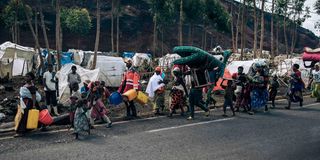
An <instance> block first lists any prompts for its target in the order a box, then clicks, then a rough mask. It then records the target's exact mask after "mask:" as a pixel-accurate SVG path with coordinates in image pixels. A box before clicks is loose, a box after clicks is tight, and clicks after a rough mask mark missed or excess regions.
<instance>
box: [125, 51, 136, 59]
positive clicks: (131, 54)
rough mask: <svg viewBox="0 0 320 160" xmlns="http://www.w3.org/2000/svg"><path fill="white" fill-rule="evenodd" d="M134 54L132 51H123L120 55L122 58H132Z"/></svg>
mask: <svg viewBox="0 0 320 160" xmlns="http://www.w3.org/2000/svg"><path fill="white" fill-rule="evenodd" d="M134 55H135V53H134V52H123V54H122V57H123V58H132V57H133V56H134Z"/></svg>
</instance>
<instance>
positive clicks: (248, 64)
mask: <svg viewBox="0 0 320 160" xmlns="http://www.w3.org/2000/svg"><path fill="white" fill-rule="evenodd" d="M253 63H254V61H253V60H252V61H232V62H231V63H229V64H228V65H227V69H228V70H229V72H230V74H231V75H232V74H233V73H237V72H238V67H239V66H242V67H243V72H244V73H245V74H247V73H248V72H249V69H250V67H251V66H252V64H253Z"/></svg>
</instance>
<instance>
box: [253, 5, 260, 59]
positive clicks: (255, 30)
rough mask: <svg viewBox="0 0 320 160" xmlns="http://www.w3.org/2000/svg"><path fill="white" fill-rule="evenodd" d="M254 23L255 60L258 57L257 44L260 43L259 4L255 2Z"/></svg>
mask: <svg viewBox="0 0 320 160" xmlns="http://www.w3.org/2000/svg"><path fill="white" fill-rule="evenodd" d="M253 23H254V31H253V58H256V57H257V43H258V26H259V22H258V15H257V2H256V0H253Z"/></svg>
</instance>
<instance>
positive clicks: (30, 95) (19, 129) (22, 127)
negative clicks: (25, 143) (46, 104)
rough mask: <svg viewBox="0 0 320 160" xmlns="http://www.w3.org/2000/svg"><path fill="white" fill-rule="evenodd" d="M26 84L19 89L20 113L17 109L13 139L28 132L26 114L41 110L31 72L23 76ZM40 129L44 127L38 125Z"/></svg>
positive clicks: (33, 76)
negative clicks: (30, 111) (32, 110)
mask: <svg viewBox="0 0 320 160" xmlns="http://www.w3.org/2000/svg"><path fill="white" fill-rule="evenodd" d="M25 80H26V83H25V84H24V85H23V86H22V87H20V92H19V94H20V98H21V100H20V102H21V104H20V107H21V108H20V113H19V109H18V113H17V116H18V117H20V118H18V123H17V126H16V127H15V129H16V134H15V135H14V137H20V136H23V135H24V134H25V133H26V132H28V131H30V129H27V121H28V113H29V110H31V109H38V110H41V108H40V106H39V102H40V101H41V95H40V94H39V93H38V91H37V88H36V87H35V85H34V83H33V81H34V80H35V75H34V74H33V73H32V72H29V73H27V74H26V76H25ZM40 126H41V127H45V126H44V125H42V124H40Z"/></svg>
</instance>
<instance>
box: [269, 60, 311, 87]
mask: <svg viewBox="0 0 320 160" xmlns="http://www.w3.org/2000/svg"><path fill="white" fill-rule="evenodd" d="M293 64H298V65H299V66H300V68H299V70H300V71H301V77H302V80H303V81H304V83H305V84H308V81H309V77H310V69H309V68H305V67H304V64H303V60H302V58H291V59H285V60H283V61H280V63H279V65H278V67H277V70H276V71H275V74H277V75H278V76H290V74H291V72H292V66H293Z"/></svg>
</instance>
